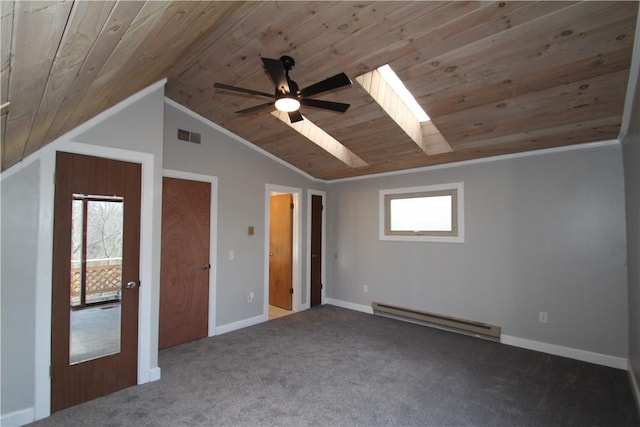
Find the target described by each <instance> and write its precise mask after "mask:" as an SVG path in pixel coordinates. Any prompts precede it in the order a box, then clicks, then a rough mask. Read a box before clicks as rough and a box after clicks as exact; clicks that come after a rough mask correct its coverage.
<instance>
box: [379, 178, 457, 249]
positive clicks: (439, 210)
mask: <svg viewBox="0 0 640 427" xmlns="http://www.w3.org/2000/svg"><path fill="white" fill-rule="evenodd" d="M380 240H400V241H417V242H452V243H453V242H455V243H462V242H464V183H462V182H456V183H451V184H441V185H426V186H421V187H408V188H394V189H388V190H380Z"/></svg>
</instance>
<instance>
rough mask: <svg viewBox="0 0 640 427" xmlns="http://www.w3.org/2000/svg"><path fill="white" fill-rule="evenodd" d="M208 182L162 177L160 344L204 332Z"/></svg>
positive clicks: (207, 242) (179, 342)
mask: <svg viewBox="0 0 640 427" xmlns="http://www.w3.org/2000/svg"><path fill="white" fill-rule="evenodd" d="M210 211H211V183H208V182H198V181H191V180H185V179H177V178H163V180H162V245H161V246H162V247H161V267H160V333H159V339H158V341H159V346H160V348H166V347H170V346H173V345H176V344H181V343H184V342H187V341H192V340H195V339H198V338H203V337H206V336H207V335H208V326H209V270H210V267H211V266H210V265H209V241H210V231H209V230H210V224H209V221H210Z"/></svg>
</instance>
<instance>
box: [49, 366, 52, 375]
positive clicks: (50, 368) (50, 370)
mask: <svg viewBox="0 0 640 427" xmlns="http://www.w3.org/2000/svg"><path fill="white" fill-rule="evenodd" d="M49 378H53V365H49Z"/></svg>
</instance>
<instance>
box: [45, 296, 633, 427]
mask: <svg viewBox="0 0 640 427" xmlns="http://www.w3.org/2000/svg"><path fill="white" fill-rule="evenodd" d="M159 364H160V367H161V368H162V379H161V380H160V381H157V382H154V383H150V384H145V385H142V386H137V387H131V388H129V389H126V390H122V391H120V392H117V393H114V394H111V395H109V396H105V397H102V398H99V399H96V400H93V401H90V402H87V403H84V404H82V405H78V406H75V407H72V408H69V409H65V410H62V411H59V412H57V413H55V414H53V415H52V416H51V417H49V418H47V419H45V420H42V421H40V422H38V423H35V425H37V426H114V427H115V426H224V425H229V426H236V425H238V426H270V425H282V426H304V425H318V426H356V425H358V426H364V425H366V426H405V425H406V426H409V425H420V426H587V425H592V426H638V425H640V419H639V417H638V411H637V408H636V406H635V401H634V400H633V396H632V390H631V386H630V384H629V378H628V374H627V372H626V371H623V370H618V369H612V368H606V367H602V366H597V365H593V364H589V363H584V362H579V361H575V360H570V359H566V358H562V357H557V356H551V355H547V354H543V353H538V352H534V351H529V350H524V349H519V348H515V347H509V346H506V345H502V344H497V343H493V342H489V341H484V340H480V339H477V338H472V337H467V336H463V335H458V334H454V333H450V332H445V331H440V330H437V329H432V328H428V327H424V326H418V325H413V324H409V323H404V322H400V321H397V320H392V319H386V318H381V317H375V316H371V315H367V314H363V313H359V312H354V311H350V310H345V309H341V308H337V307H332V306H323V307H317V308H314V309H311V310H307V311H304V312H301V313H296V314H293V315H290V316H287V317H283V318H280V319H276V320H273V321H270V322H266V323H263V324H260V325H257V326H253V327H250V328H246V329H242V330H239V331H235V332H231V333H228V334H225V335H220V336H218V337H214V338H207V339H202V340H199V341H195V342H191V343H188V344H183V345H180V346H176V347H173V348H170V349H167V350H163V351H161V352H160V360H159Z"/></svg>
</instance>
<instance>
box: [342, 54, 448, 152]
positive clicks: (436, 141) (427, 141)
mask: <svg viewBox="0 0 640 427" xmlns="http://www.w3.org/2000/svg"><path fill="white" fill-rule="evenodd" d="M355 80H356V81H357V82H358V83H359V84H360V86H362V88H363V89H364V90H366V91H367V93H369V95H370V96H371V97H372V98H373V99H374V100H375V101H376V102H377V103H378V105H380V107H382V109H383V110H384V111H385V112H386V113H387V114H388V115H389V117H390V118H391V119H393V121H395V122H396V124H397V125H398V126H399V127H400V128H401V129H402V130H403V131H404V132H405V133H406V134H407V136H409V138H411V139H412V140H413V142H415V143H416V145H417V146H418V147H419V148H420V149H421V150H422V151H424V153H425V154H426V155H428V156H433V155H436V154H444V153H449V152H451V151H453V148H451V146H450V145H449V143H448V142H447V141H446V139H444V137H443V136H442V134H441V133H440V131H439V130H438V129H437V128H436V126H435V125H434V124H433V121H431V119H430V118H429V116H428V115H427V113H425V111H424V110H423V109H422V107H420V105H418V102H417V101H416V100H415V98H414V97H413V95H411V93H409V91H408V90H407V88H406V87H405V85H404V83H402V81H400V79H399V78H398V76H397V75H396V73H394V72H393V70H392V69H391V67H389V65H383V66H382V67H379V68H376V69H374V70H371V71H369V72H366V73H364V74H362V75H360V76H357V77H356V78H355Z"/></svg>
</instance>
